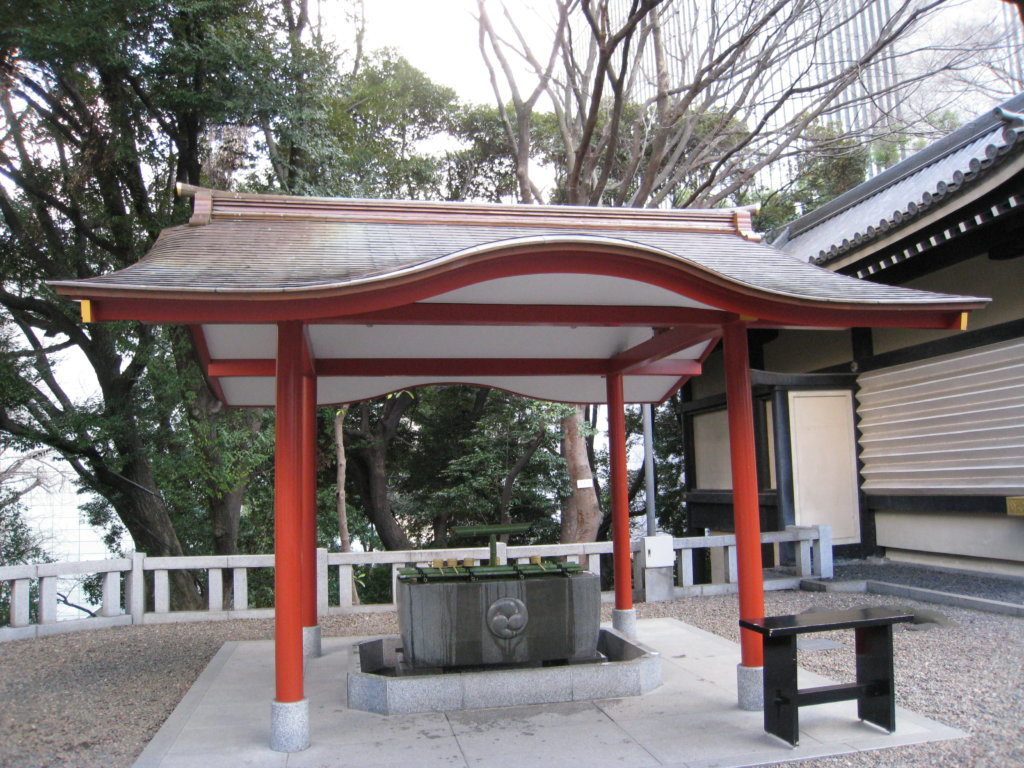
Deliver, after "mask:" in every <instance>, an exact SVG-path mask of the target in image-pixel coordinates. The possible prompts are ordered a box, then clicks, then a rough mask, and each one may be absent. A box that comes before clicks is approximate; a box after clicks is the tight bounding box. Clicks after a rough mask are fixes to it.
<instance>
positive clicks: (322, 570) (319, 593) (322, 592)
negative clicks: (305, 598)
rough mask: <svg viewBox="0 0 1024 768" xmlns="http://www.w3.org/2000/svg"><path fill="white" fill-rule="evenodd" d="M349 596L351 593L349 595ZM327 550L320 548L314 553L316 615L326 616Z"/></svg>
mask: <svg viewBox="0 0 1024 768" xmlns="http://www.w3.org/2000/svg"><path fill="white" fill-rule="evenodd" d="M350 594H351V593H350ZM327 605H328V599H327V550H326V549H324V548H323V547H320V548H318V549H317V551H316V614H317V616H326V615H327Z"/></svg>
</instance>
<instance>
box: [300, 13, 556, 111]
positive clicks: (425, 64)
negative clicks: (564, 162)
mask: <svg viewBox="0 0 1024 768" xmlns="http://www.w3.org/2000/svg"><path fill="white" fill-rule="evenodd" d="M365 4H366V5H365V8H366V39H365V41H364V50H365V51H372V50H374V49H376V48H385V47H389V48H395V49H397V50H398V51H399V52H400V53H401V54H402V55H403V56H404V57H405V58H406V59H408V60H409V62H410V63H411V64H412V65H413V66H415V67H416V68H417V69H419V70H421V71H423V72H424V73H425V74H426V75H427V76H428V77H430V79H431V80H433V81H434V82H435V83H439V84H441V85H446V86H448V87H449V88H454V89H455V91H456V92H457V93H458V95H459V99H460V100H461V101H463V102H469V103H479V104H493V103H494V92H493V91H492V90H491V84H490V80H489V78H488V75H487V68H486V67H485V65H484V62H483V59H482V58H481V56H480V49H479V31H478V27H477V22H476V13H477V2H476V0H365ZM337 5H338V4H337V3H336V2H330V0H325V1H324V2H323V4H322V6H321V9H320V12H321V14H322V16H323V19H324V26H325V29H332V30H333V37H334V38H335V40H336V41H337V42H338V44H339V45H340V46H341V47H343V48H350V47H351V45H352V31H351V29H349V28H348V27H347V25H346V24H345V22H344V20H343V19H340V18H339V14H338V13H337V10H336V8H337ZM509 6H510V7H511V8H514V9H515V14H516V23H517V24H520V25H521V26H522V27H523V28H524V29H525V30H527V31H528V32H529V33H530V35H531V37H533V36H534V35H536V36H537V37H538V38H539V39H540V40H543V39H545V38H544V34H543V33H544V31H545V28H546V25H547V22H546V21H545V19H546V18H547V17H548V16H549V15H550V9H551V3H550V2H544V0H516V1H515V2H512V3H510V4H509ZM488 7H489V8H490V9H491V15H492V17H493V16H496V15H498V14H499V13H500V6H499V5H497V4H495V3H494V2H491V3H490V4H489V6H488ZM534 8H536V9H539V10H534ZM497 23H498V20H497V19H496V20H495V24H496V25H497Z"/></svg>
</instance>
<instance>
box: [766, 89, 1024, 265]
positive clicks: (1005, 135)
mask: <svg viewBox="0 0 1024 768" xmlns="http://www.w3.org/2000/svg"><path fill="white" fill-rule="evenodd" d="M1022 112H1024V93H1022V94H1019V95H1018V96H1015V97H1014V98H1013V99H1010V100H1009V101H1007V102H1006V103H1004V104H1003V105H1001V106H1000V107H997V108H996V109H993V110H991V111H989V112H986V113H985V114H984V115H982V116H981V117H979V118H977V119H976V120H974V121H973V122H971V123H969V124H967V125H965V126H963V127H961V128H959V129H958V130H956V131H954V132H953V133H951V134H949V135H948V136H946V137H945V138H943V139H941V140H939V141H937V142H935V143H933V144H931V145H929V146H928V147H926V148H924V149H923V150H921V151H920V152H918V153H917V154H915V155H913V156H911V157H909V158H907V159H906V160H904V161H903V162H901V163H898V164H897V165H895V166H893V167H892V168H889V169H888V170H886V171H884V172H883V173H881V174H879V175H878V176H876V177H874V178H873V179H870V180H868V181H866V182H865V183H863V184H861V185H859V186H857V187H855V188H854V189H852V190H850V191H849V192H846V193H845V194H843V195H841V196H839V197H837V198H836V199H835V200H833V201H831V202H830V203H828V204H826V205H824V206H822V207H821V208H819V209H817V210H815V211H812V212H811V213H809V214H807V215H806V216H803V217H801V218H800V219H797V220H796V221H794V222H792V223H791V224H790V225H789V226H788V227H786V229H785V230H784V231H783V232H782V233H781V234H780V235H779V237H777V238H775V240H774V243H773V244H774V245H775V246H776V247H777V248H781V249H782V250H784V251H785V252H786V253H789V254H791V255H793V256H796V257H798V258H801V259H805V260H809V261H812V262H814V263H816V264H819V265H827V264H830V263H831V262H833V261H835V260H837V259H839V258H840V257H842V256H844V255H845V254H847V253H850V252H853V251H856V250H858V249H861V248H864V247H866V246H868V245H870V244H871V243H873V242H875V241H877V240H880V239H881V238H883V237H886V236H888V235H890V234H892V233H894V232H897V231H899V230H901V229H903V228H906V227H908V226H910V225H911V224H912V223H914V222H915V221H918V220H919V219H920V218H921V217H922V216H923V215H925V214H926V213H928V212H931V211H934V210H941V209H942V208H943V207H944V206H947V205H949V204H952V203H953V202H954V201H955V200H956V199H958V198H959V197H961V196H962V195H963V194H964V193H966V192H967V191H968V190H971V189H974V188H976V187H977V186H978V185H979V182H981V181H983V180H984V179H986V178H987V177H989V176H991V175H992V173H993V171H995V170H997V169H1000V168H1002V167H1004V166H1006V165H1007V164H1009V163H1010V162H1013V161H1016V160H1019V159H1021V158H1022V157H1024V114H1022Z"/></svg>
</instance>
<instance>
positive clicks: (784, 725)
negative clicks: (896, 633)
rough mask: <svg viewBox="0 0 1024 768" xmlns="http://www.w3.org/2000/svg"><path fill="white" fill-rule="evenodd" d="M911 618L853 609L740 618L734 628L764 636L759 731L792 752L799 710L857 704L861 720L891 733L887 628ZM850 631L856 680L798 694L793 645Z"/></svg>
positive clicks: (893, 720) (892, 697)
mask: <svg viewBox="0 0 1024 768" xmlns="http://www.w3.org/2000/svg"><path fill="white" fill-rule="evenodd" d="M913 618H914V616H913V614H910V613H907V612H905V611H899V610H893V609H891V608H879V607H870V608H855V609H853V610H849V611H821V612H813V613H800V614H796V615H795V616H768V617H765V618H763V619H740V626H741V627H744V628H745V629H750V630H753V631H754V632H758V633H760V634H761V635H763V636H764V729H765V731H767V732H768V733H771V734H773V735H775V736H778V737H779V738H780V739H782V740H783V741H787V742H789V743H790V744H791V745H793V746H794V747H795V746H796V745H797V744H798V743H799V741H800V721H799V715H798V712H799V709H800V707H804V706H809V705H811V704H828V703H830V702H833V701H848V700H850V699H856V700H857V715H858V717H860V719H861V720H866V721H867V722H869V723H874V724H875V725H878V726H881V727H882V728H885V729H886V730H887V731H889V733H892V732H893V731H894V730H895V729H896V700H895V689H894V686H893V672H892V625H893V624H897V623H900V622H904V621H911V620H913ZM836 629H852V630H853V631H854V635H855V644H856V653H857V681H856V682H855V683H842V684H839V685H826V686H822V687H820V688H805V689H804V690H799V689H798V688H797V684H796V640H797V637H798V636H799V635H803V634H807V633H809V632H830V631H832V630H836Z"/></svg>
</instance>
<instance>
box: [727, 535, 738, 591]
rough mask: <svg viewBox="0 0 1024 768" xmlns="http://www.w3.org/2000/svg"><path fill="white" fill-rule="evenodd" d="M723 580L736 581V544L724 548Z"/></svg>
mask: <svg viewBox="0 0 1024 768" xmlns="http://www.w3.org/2000/svg"><path fill="white" fill-rule="evenodd" d="M725 554H726V558H725V581H726V583H727V584H735V583H736V573H737V568H736V545H735V544H734V545H733V546H731V547H726V548H725Z"/></svg>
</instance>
